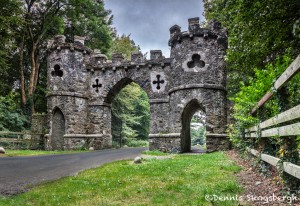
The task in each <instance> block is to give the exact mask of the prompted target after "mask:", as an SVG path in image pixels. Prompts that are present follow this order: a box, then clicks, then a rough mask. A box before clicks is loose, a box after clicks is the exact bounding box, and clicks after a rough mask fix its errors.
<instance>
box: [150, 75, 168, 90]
mask: <svg viewBox="0 0 300 206" xmlns="http://www.w3.org/2000/svg"><path fill="white" fill-rule="evenodd" d="M156 78H157V81H156V80H155V81H153V82H152V83H153V84H157V86H156V89H157V90H160V84H163V83H165V80H163V79H162V80H160V75H159V74H158V75H156Z"/></svg>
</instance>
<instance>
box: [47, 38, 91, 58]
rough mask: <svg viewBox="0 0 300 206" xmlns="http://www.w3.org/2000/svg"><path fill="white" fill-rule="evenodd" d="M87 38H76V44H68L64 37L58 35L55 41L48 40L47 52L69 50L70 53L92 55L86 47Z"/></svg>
mask: <svg viewBox="0 0 300 206" xmlns="http://www.w3.org/2000/svg"><path fill="white" fill-rule="evenodd" d="M84 40H85V37H80V36H75V37H74V43H66V37H65V36H64V35H57V36H55V37H54V39H51V40H48V44H47V51H48V52H53V51H55V50H61V49H69V50H70V51H75V50H76V51H80V52H83V53H84V54H91V53H92V50H91V49H90V48H88V47H86V46H85V45H84Z"/></svg>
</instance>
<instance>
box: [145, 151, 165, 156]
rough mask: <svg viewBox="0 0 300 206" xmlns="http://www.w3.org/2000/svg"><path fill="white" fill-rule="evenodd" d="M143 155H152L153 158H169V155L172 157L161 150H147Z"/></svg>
mask: <svg viewBox="0 0 300 206" xmlns="http://www.w3.org/2000/svg"><path fill="white" fill-rule="evenodd" d="M142 153H143V154H145V155H151V156H168V155H170V154H169V153H165V152H162V151H159V150H151V151H149V150H146V151H144V152H142Z"/></svg>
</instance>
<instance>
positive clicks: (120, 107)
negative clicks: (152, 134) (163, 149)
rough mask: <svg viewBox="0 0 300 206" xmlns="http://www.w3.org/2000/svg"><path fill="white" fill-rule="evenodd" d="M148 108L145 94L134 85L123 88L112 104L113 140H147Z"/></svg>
mask: <svg viewBox="0 0 300 206" xmlns="http://www.w3.org/2000/svg"><path fill="white" fill-rule="evenodd" d="M149 118H150V106H149V99H148V96H147V94H146V93H145V92H144V91H143V90H142V89H141V88H140V87H139V86H138V85H137V84H135V83H131V84H129V85H127V86H126V87H125V88H123V89H122V90H121V91H120V92H119V94H118V95H117V96H116V97H115V99H114V101H113V103H112V131H113V139H114V140H115V141H118V139H119V138H120V135H121V136H122V138H123V139H125V140H126V139H134V138H136V139H147V138H148V134H149Z"/></svg>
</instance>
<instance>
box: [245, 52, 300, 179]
mask: <svg viewBox="0 0 300 206" xmlns="http://www.w3.org/2000/svg"><path fill="white" fill-rule="evenodd" d="M299 71H300V55H299V56H298V57H297V58H296V59H295V60H294V62H293V63H292V64H291V65H290V66H289V67H288V68H287V69H286V70H285V71H284V72H283V74H282V75H281V76H280V77H279V78H278V79H277V80H276V81H275V83H274V85H273V90H271V88H270V91H269V92H267V93H266V94H265V95H264V96H263V97H262V98H261V100H260V101H259V102H258V103H257V105H256V106H255V107H254V108H253V109H252V111H251V114H252V115H253V114H255V113H256V112H257V110H258V109H259V108H261V107H262V106H263V105H264V104H265V103H266V102H267V101H268V100H270V98H271V97H272V96H273V94H274V89H275V90H279V89H280V88H281V87H282V86H284V85H285V84H286V83H287V82H289V81H290V80H291V79H292V78H293V77H294V76H295V75H296V74H297V73H298V72H299ZM299 118H300V105H297V106H295V107H293V108H291V109H289V110H287V111H285V112H282V113H280V114H278V115H276V116H275V117H272V118H270V119H268V120H266V121H264V122H261V123H260V124H258V125H256V126H253V127H250V128H248V129H246V130H245V137H246V138H259V137H262V138H268V137H272V136H280V137H287V136H294V137H295V138H296V137H297V135H300V120H299ZM291 121H293V123H290V122H291ZM297 121H299V122H297ZM294 122H296V123H294ZM281 124H285V125H284V126H280V125H281ZM248 151H249V152H250V153H251V154H253V155H254V156H256V157H260V158H261V160H263V161H265V162H267V163H269V164H271V165H273V166H277V164H278V162H279V161H280V159H279V158H276V157H273V156H271V155H267V154H263V153H260V152H258V151H257V150H255V149H253V148H248ZM283 170H284V171H285V172H286V173H288V174H290V175H292V176H294V177H296V178H298V179H300V166H298V165H295V164H293V163H290V162H283Z"/></svg>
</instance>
